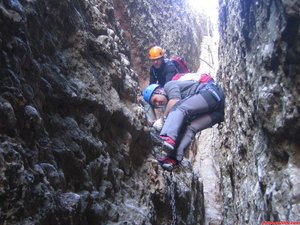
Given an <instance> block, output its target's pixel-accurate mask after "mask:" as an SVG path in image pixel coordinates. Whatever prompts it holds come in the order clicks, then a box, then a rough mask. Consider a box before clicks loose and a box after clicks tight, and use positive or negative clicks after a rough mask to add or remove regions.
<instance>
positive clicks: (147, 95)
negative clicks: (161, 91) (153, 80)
mask: <svg viewBox="0 0 300 225" xmlns="http://www.w3.org/2000/svg"><path fill="white" fill-rule="evenodd" d="M158 87H159V85H158V84H150V85H149V86H148V87H147V88H146V89H145V90H144V93H143V97H144V99H145V101H146V102H148V103H149V104H150V105H151V102H150V99H151V97H152V95H153V93H154V91H155V90H156V89H157V88H158Z"/></svg>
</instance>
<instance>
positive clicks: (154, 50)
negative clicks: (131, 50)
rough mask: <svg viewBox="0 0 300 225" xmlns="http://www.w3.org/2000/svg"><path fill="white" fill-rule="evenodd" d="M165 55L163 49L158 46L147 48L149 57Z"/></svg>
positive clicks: (155, 57) (156, 57) (154, 57)
mask: <svg viewBox="0 0 300 225" xmlns="http://www.w3.org/2000/svg"><path fill="white" fill-rule="evenodd" d="M164 55H165V51H164V50H163V49H162V48H161V47H160V46H154V47H152V48H151V49H150V50H149V59H158V58H161V57H163V56H164Z"/></svg>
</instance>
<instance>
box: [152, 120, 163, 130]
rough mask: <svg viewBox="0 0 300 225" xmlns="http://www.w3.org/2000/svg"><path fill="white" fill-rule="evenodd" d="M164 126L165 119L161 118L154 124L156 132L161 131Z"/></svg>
mask: <svg viewBox="0 0 300 225" xmlns="http://www.w3.org/2000/svg"><path fill="white" fill-rule="evenodd" d="M163 125H164V120H163V118H160V119H158V120H156V121H155V122H154V123H153V125H152V127H154V129H155V130H157V131H160V130H161V129H162V127H163Z"/></svg>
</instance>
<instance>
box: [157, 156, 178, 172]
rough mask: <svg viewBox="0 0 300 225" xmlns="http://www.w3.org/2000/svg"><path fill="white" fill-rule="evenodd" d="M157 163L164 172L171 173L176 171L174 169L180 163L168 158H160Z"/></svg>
mask: <svg viewBox="0 0 300 225" xmlns="http://www.w3.org/2000/svg"><path fill="white" fill-rule="evenodd" d="M157 161H158V162H159V164H160V165H161V167H162V168H163V169H164V170H167V171H169V172H171V171H172V170H173V169H174V167H175V166H176V165H178V161H177V160H176V159H173V158H171V157H168V156H167V157H165V158H159V159H157Z"/></svg>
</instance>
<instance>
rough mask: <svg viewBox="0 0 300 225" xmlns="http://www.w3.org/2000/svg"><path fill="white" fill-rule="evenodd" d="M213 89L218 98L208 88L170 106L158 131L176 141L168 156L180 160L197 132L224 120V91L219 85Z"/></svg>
mask: <svg viewBox="0 0 300 225" xmlns="http://www.w3.org/2000/svg"><path fill="white" fill-rule="evenodd" d="M215 91H216V93H217V94H218V96H219V97H220V98H219V99H216V98H215V97H214V96H213V95H212V94H211V93H210V92H209V91H208V90H202V91H200V92H199V93H198V94H195V95H192V96H189V97H187V98H185V99H183V100H181V101H179V102H178V103H177V104H176V105H175V106H174V107H173V108H172V110H171V112H170V113H169V115H168V117H167V119H166V121H165V124H164V126H163V128H162V130H161V132H160V135H162V136H168V137H170V138H172V139H173V140H174V141H175V142H176V146H175V150H174V152H173V153H171V154H170V155H169V156H172V157H174V158H176V159H177V160H178V161H182V159H183V156H184V151H185V149H186V148H187V147H188V146H189V144H190V143H191V142H192V140H193V139H194V137H195V135H196V133H197V132H199V131H201V130H204V129H206V128H209V127H212V126H213V125H214V124H216V123H219V122H222V121H223V120H224V93H223V90H222V89H221V88H220V87H218V88H216V89H215Z"/></svg>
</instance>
